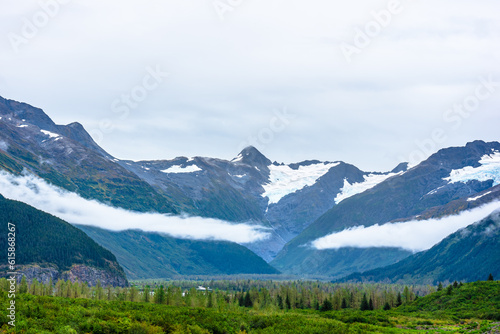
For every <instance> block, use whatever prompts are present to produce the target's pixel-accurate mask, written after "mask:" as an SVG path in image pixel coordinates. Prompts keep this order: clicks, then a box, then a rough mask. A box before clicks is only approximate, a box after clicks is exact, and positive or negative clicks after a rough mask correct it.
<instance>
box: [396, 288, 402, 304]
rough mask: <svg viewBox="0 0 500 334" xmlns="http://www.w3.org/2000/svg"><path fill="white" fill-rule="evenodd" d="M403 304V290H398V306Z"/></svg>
mask: <svg viewBox="0 0 500 334" xmlns="http://www.w3.org/2000/svg"><path fill="white" fill-rule="evenodd" d="M402 304H403V300H402V298H401V292H398V298H397V299H396V307H398V306H401V305H402Z"/></svg>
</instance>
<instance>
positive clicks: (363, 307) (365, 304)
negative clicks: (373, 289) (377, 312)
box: [359, 293, 370, 311]
mask: <svg viewBox="0 0 500 334" xmlns="http://www.w3.org/2000/svg"><path fill="white" fill-rule="evenodd" d="M359 309H360V310H361V311H368V310H369V309H370V304H368V300H367V299H366V293H364V294H363V299H361V306H360V308H359Z"/></svg>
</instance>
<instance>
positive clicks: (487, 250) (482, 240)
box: [341, 211, 500, 284]
mask: <svg viewBox="0 0 500 334" xmlns="http://www.w3.org/2000/svg"><path fill="white" fill-rule="evenodd" d="M499 263H500V211H496V212H493V213H492V214H491V215H490V216H488V217H487V218H485V219H483V220H481V221H479V222H476V223H474V224H472V225H470V226H468V227H466V228H464V229H461V230H460V231H457V232H456V233H453V234H452V235H450V236H448V237H447V238H445V239H444V240H443V241H441V242H440V243H438V244H437V245H435V246H434V247H432V248H431V249H429V250H427V251H424V252H420V253H417V254H415V255H412V256H410V257H408V258H406V259H404V260H402V261H400V262H398V263H395V264H393V265H391V266H387V267H383V268H377V269H374V270H370V271H367V272H364V273H362V274H361V273H355V274H351V275H349V276H347V277H346V278H344V279H342V280H341V281H347V282H359V281H363V282H391V283H411V284H437V283H438V282H447V281H448V282H453V281H459V282H473V281H477V280H484V279H485V278H486V277H488V275H489V274H490V273H491V274H493V276H494V277H500V266H499Z"/></svg>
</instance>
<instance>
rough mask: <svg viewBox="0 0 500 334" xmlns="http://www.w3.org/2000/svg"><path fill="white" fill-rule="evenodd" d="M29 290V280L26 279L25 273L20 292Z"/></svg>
mask: <svg viewBox="0 0 500 334" xmlns="http://www.w3.org/2000/svg"><path fill="white" fill-rule="evenodd" d="M27 292H28V282H27V281H26V276H24V275H23V277H22V278H21V285H20V286H19V293H27Z"/></svg>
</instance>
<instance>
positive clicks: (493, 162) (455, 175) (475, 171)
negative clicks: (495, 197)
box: [444, 152, 500, 186]
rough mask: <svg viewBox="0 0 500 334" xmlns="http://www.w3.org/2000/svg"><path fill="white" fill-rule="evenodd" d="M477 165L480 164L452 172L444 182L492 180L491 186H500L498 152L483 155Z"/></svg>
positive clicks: (499, 154)
mask: <svg viewBox="0 0 500 334" xmlns="http://www.w3.org/2000/svg"><path fill="white" fill-rule="evenodd" d="M479 163H480V164H481V166H479V167H471V166H467V167H464V168H462V169H455V170H452V171H451V173H450V176H449V177H447V178H445V179H444V180H446V181H449V182H450V183H455V182H463V183H467V182H468V181H472V180H478V181H488V180H493V186H496V185H497V184H500V152H493V153H492V154H489V155H484V156H483V157H482V158H481V160H479Z"/></svg>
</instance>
